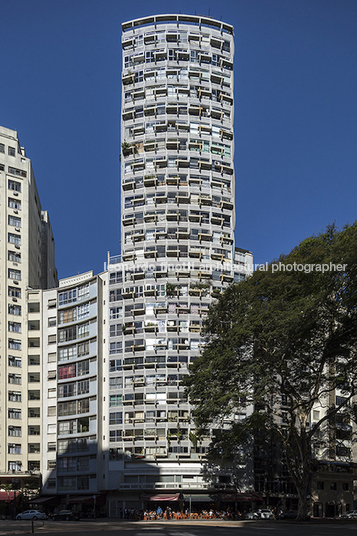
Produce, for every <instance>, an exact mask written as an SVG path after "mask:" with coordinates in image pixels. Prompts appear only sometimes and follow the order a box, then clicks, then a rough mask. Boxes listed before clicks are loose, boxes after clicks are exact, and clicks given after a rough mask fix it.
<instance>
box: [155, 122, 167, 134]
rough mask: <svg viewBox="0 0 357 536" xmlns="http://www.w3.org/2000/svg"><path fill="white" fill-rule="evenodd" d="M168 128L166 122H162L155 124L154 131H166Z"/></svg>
mask: <svg viewBox="0 0 357 536" xmlns="http://www.w3.org/2000/svg"><path fill="white" fill-rule="evenodd" d="M166 130H167V124H166V123H161V124H158V125H154V131H155V132H156V133H157V132H166Z"/></svg>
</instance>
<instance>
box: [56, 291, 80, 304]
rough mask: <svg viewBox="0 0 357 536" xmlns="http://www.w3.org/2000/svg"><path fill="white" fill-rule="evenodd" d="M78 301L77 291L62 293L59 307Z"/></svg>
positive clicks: (59, 298) (59, 297)
mask: <svg viewBox="0 0 357 536" xmlns="http://www.w3.org/2000/svg"><path fill="white" fill-rule="evenodd" d="M75 301H77V289H74V290H68V291H67V292H61V293H60V294H59V296H58V302H59V306H61V305H66V304H67V303H72V302H75Z"/></svg>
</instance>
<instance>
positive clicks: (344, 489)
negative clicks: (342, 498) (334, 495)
mask: <svg viewBox="0 0 357 536" xmlns="http://www.w3.org/2000/svg"><path fill="white" fill-rule="evenodd" d="M342 489H343V491H348V490H349V489H350V486H349V482H342Z"/></svg>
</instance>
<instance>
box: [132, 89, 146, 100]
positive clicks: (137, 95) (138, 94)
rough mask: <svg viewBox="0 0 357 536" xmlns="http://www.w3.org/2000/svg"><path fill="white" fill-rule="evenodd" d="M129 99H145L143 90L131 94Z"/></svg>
mask: <svg viewBox="0 0 357 536" xmlns="http://www.w3.org/2000/svg"><path fill="white" fill-rule="evenodd" d="M131 98H132V99H133V100H137V99H144V98H145V89H144V88H142V89H139V90H137V91H133V92H132V94H131Z"/></svg>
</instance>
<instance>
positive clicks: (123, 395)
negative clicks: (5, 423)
mask: <svg viewBox="0 0 357 536" xmlns="http://www.w3.org/2000/svg"><path fill="white" fill-rule="evenodd" d="M122 46H123V76H122V81H123V91H122V121H121V139H122V158H121V186H122V195H121V202H122V205H121V214H122V222H121V223H122V227H121V236H122V252H121V257H110V258H109V259H108V271H109V354H110V355H109V389H110V391H109V400H108V407H107V409H106V411H105V413H106V414H109V434H107V436H106V437H107V441H106V448H108V449H109V453H110V454H109V455H110V459H109V466H108V469H107V474H108V478H107V490H110V489H112V490H113V491H112V493H111V494H110V495H109V497H108V507H109V508H108V509H109V514H110V515H112V516H117V515H119V514H120V510H123V509H124V508H125V507H133V508H142V507H144V506H145V505H148V504H150V503H151V504H153V503H154V501H155V500H156V499H157V494H158V493H160V494H162V493H163V492H164V495H163V496H161V498H165V499H166V500H167V501H173V504H175V501H178V500H180V501H181V504H183V503H182V501H186V504H188V501H189V500H190V501H191V502H192V501H194V502H195V501H200V502H201V505H202V504H204V503H206V504H207V502H210V501H211V500H212V499H211V498H210V497H209V496H208V495H207V493H208V492H214V491H222V490H225V489H227V490H229V489H232V487H231V483H230V479H229V478H228V477H227V475H220V476H219V475H217V480H216V481H215V482H208V481H206V480H205V479H204V476H203V474H202V461H203V459H204V456H205V452H206V450H207V447H208V445H209V441H210V437H209V436H207V437H204V438H201V439H200V440H197V438H196V436H195V429H194V427H193V424H192V422H191V421H190V405H189V402H188V400H187V399H186V397H185V393H184V389H183V387H182V385H181V383H182V378H183V376H184V375H185V374H187V373H188V367H189V364H190V363H192V362H193V361H194V360H195V359H197V357H198V356H199V355H200V353H201V351H202V348H203V345H204V340H203V337H202V328H203V324H204V319H205V317H206V315H207V312H208V307H209V305H210V304H211V303H213V302H214V301H215V298H216V297H217V296H218V295H219V293H220V292H221V291H222V290H224V289H225V288H226V287H227V286H228V285H229V284H230V283H232V282H233V281H241V280H243V279H244V278H245V277H246V275H247V273H250V272H251V269H252V255H251V253H250V252H248V251H246V250H243V249H237V248H235V245H234V226H235V209H234V196H235V184H234V168H233V157H234V143H233V113H234V107H233V70H232V68H233V53H234V43H233V28H232V26H230V25H229V24H225V23H223V22H221V21H216V20H213V19H211V18H205V17H200V16H187V15H160V16H159V15H158V16H152V17H147V18H142V19H137V20H134V21H130V22H127V23H124V24H123V37H122ZM227 424H228V423H227ZM223 425H224V424H223ZM252 482H253V481H252ZM252 482H250V484H252ZM248 486H249V482H248ZM189 496H190V499H189Z"/></svg>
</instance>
